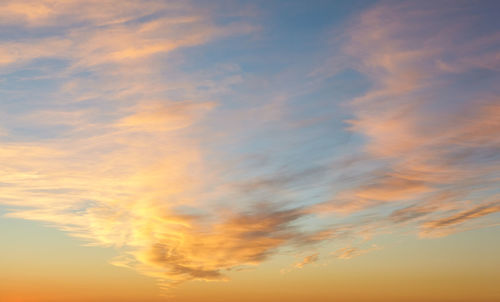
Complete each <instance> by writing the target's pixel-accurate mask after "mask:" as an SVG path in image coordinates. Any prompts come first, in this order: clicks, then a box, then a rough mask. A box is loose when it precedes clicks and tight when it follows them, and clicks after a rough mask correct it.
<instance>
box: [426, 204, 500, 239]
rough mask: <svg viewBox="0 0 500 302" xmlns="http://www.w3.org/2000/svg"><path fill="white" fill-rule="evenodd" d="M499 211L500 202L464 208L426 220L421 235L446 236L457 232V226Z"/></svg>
mask: <svg viewBox="0 0 500 302" xmlns="http://www.w3.org/2000/svg"><path fill="white" fill-rule="evenodd" d="M497 212H500V204H499V203H498V202H492V203H486V204H481V205H478V206H475V207H473V208H471V209H466V210H462V211H460V212H458V213H456V214H453V215H451V216H445V217H439V218H437V219H435V220H428V221H425V222H423V223H422V224H421V228H420V233H419V235H420V236H421V237H441V236H445V235H448V234H450V233H453V232H456V229H455V228H454V227H455V226H458V225H460V224H463V223H465V222H467V221H469V220H473V219H478V218H481V217H483V216H486V215H490V214H494V213H497Z"/></svg>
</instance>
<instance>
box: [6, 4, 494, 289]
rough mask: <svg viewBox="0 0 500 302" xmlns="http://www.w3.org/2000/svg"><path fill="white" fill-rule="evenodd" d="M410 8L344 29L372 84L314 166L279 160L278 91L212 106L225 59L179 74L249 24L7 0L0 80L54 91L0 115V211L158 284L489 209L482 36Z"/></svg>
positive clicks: (236, 79) (225, 77) (178, 7)
mask: <svg viewBox="0 0 500 302" xmlns="http://www.w3.org/2000/svg"><path fill="white" fill-rule="evenodd" d="M420 5H422V4H418V3H413V4H411V3H410V4H409V3H404V4H402V3H398V4H395V5H392V4H391V5H388V4H379V5H376V6H374V7H372V8H371V9H369V10H368V11H366V12H364V13H362V14H361V15H360V16H359V17H358V18H355V20H353V21H352V23H351V24H350V26H349V28H348V30H347V34H346V36H345V37H344V41H343V44H342V45H343V48H342V49H343V53H342V54H341V55H340V57H341V58H342V59H345V58H350V59H349V60H347V61H346V62H344V63H343V66H349V67H350V68H352V69H356V70H357V71H358V72H360V73H361V74H363V75H365V76H366V77H367V79H369V80H370V81H371V83H372V84H371V86H370V87H369V89H368V91H367V92H366V93H365V94H363V95H361V96H359V97H357V98H356V99H354V100H351V101H350V102H349V103H348V104H347V107H346V108H347V110H350V115H351V116H350V118H349V119H348V120H347V121H346V129H343V130H346V131H347V132H349V134H354V135H355V136H358V138H360V139H359V140H358V141H361V142H362V143H360V144H358V145H355V146H354V147H353V148H352V149H349V150H348V153H341V152H339V154H330V153H328V152H325V153H328V154H327V155H325V157H328V159H327V160H323V161H320V160H317V161H316V159H317V158H315V156H317V157H320V156H319V155H316V154H309V153H308V152H309V149H305V150H307V152H305V153H307V154H306V155H304V154H305V153H300V152H299V151H301V150H298V151H297V153H294V155H297V154H299V155H300V156H299V157H294V158H293V159H292V160H290V161H289V162H287V161H286V160H285V159H283V158H281V156H284V155H283V154H285V152H283V151H284V149H287V148H289V145H287V144H285V145H283V144H281V141H280V140H279V138H277V136H275V135H274V132H273V131H274V130H275V126H276V128H279V127H282V128H285V129H287V130H289V128H287V127H284V126H283V125H282V123H285V122H284V119H285V118H286V117H287V114H291V113H290V112H287V114H284V113H283V112H285V111H286V110H284V109H287V110H288V109H289V111H293V109H290V108H285V107H286V105H287V104H285V103H286V102H285V101H283V99H284V97H282V96H281V95H280V96H279V97H277V98H276V99H277V100H278V101H277V102H274V100H273V101H269V102H268V103H265V102H264V103H265V104H264V106H262V107H258V106H257V108H255V107H251V105H247V107H245V106H243V107H244V108H245V110H246V109H248V108H252V110H250V111H249V112H250V113H248V112H245V113H244V114H240V113H241V112H239V111H238V109H234V107H238V106H239V105H238V104H237V102H233V101H232V100H231V102H229V101H228V103H226V104H221V102H222V101H221V99H227V98H228V97H227V95H225V94H224V93H227V92H228V91H229V90H230V89H229V87H231V85H233V84H235V83H240V82H242V81H243V80H242V79H243V78H242V77H241V75H240V74H239V73H240V72H241V70H240V69H238V68H237V66H236V67H234V66H229V67H227V66H226V67H223V68H220V70H217V71H214V72H213V73H204V72H199V73H196V72H195V73H193V74H188V73H187V72H186V71H185V70H184V69H183V68H181V67H180V66H181V65H182V64H181V63H182V62H183V61H185V60H186V58H185V57H184V56H183V55H184V54H183V53H181V52H180V50H183V49H187V48H190V47H198V46H201V45H205V44H208V43H210V42H212V41H215V40H216V39H218V38H223V37H228V36H231V35H242V34H248V33H251V32H253V31H255V29H256V28H257V27H255V26H253V25H252V24H247V23H246V22H241V23H239V22H236V23H230V24H226V23H225V22H222V23H221V22H215V21H214V17H213V16H211V15H210V12H209V11H200V10H198V9H197V8H196V7H194V6H190V5H188V4H185V3H184V2H182V3H181V2H168V3H167V2H165V1H153V0H152V1H146V2H144V1H143V2H140V1H111V0H108V1H76V0H73V1H7V2H5V9H3V10H2V12H0V20H1V21H0V22H1V23H2V24H9V26H11V27H13V28H22V29H23V31H21V32H25V33H27V34H26V36H25V35H22V34H19V35H20V36H15V35H14V37H13V38H12V39H10V40H9V41H7V42H5V43H4V44H2V46H0V64H2V67H4V68H3V71H2V73H5V74H9V73H13V72H14V73H15V71H18V70H24V69H25V68H27V69H30V70H34V71H36V73H37V75H36V77H37V79H40V78H43V79H51V80H52V81H53V86H54V87H55V88H54V87H52V86H51V87H49V88H47V89H49V90H50V89H52V90H50V92H47V91H44V90H43V89H40V88H39V87H38V86H37V87H38V88H37V87H35V88H34V92H33V94H36V97H33V98H32V95H31V94H29V95H27V98H28V99H29V100H25V99H23V100H21V101H22V102H24V103H22V105H23V109H22V110H19V109H18V108H17V107H9V106H8V104H7V105H5V107H6V109H7V111H6V112H7V114H6V116H7V117H6V119H5V120H6V121H8V122H6V123H5V124H4V123H2V129H4V128H5V131H3V130H2V134H3V136H2V137H0V147H1V148H0V161H1V162H2V163H3V164H2V170H1V171H0V179H1V180H2V184H1V186H2V191H1V193H0V200H1V203H2V204H3V205H6V206H8V207H9V208H10V212H9V213H8V214H7V215H8V216H10V217H17V218H23V219H31V220H39V221H43V222H45V223H47V224H49V225H51V226H54V227H57V228H59V229H62V230H64V231H67V232H68V233H70V234H71V235H73V236H76V237H79V238H83V239H85V240H86V242H88V244H91V245H102V246H113V247H116V248H118V249H119V250H120V252H121V255H119V256H118V257H117V258H115V259H112V260H111V263H112V264H114V265H117V266H121V267H127V268H131V269H134V270H136V271H138V272H140V273H142V274H145V275H148V276H151V277H153V278H156V279H157V280H158V281H159V283H160V284H161V287H164V288H170V287H171V286H174V285H176V284H179V283H181V282H185V281H189V280H207V281H215V280H219V281H222V280H227V274H226V273H227V272H228V271H230V270H234V271H237V270H241V269H245V267H246V266H254V265H258V264H259V263H262V262H263V261H266V260H268V259H270V257H271V256H272V255H275V254H277V253H279V252H280V251H281V250H282V249H284V248H293V249H294V250H300V249H302V248H311V247H313V246H315V245H318V244H320V243H323V242H327V241H329V240H334V239H339V238H350V237H355V236H361V237H364V238H365V239H366V238H369V237H371V236H373V235H374V234H377V233H380V232H395V231H396V232H397V231H398V227H399V224H402V223H408V224H410V223H415V224H419V225H420V230H421V233H422V234H431V233H432V234H438V233H439V234H441V233H440V232H446V233H449V232H450V230H453V231H459V230H463V229H464V227H465V225H466V224H468V223H469V222H471V221H478V220H482V219H484V218H485V217H487V215H489V214H493V213H494V212H498V203H495V202H492V201H491V196H492V195H493V191H494V190H495V189H496V188H498V180H497V178H496V176H495V175H496V174H495V173H497V171H498V168H499V163H498V159H499V158H498V154H500V153H499V152H498V151H499V148H500V138H499V136H498V133H499V132H500V124H499V119H498V118H497V117H498V116H499V115H500V106H499V99H498V97H497V94H496V93H495V89H496V88H495V87H494V86H493V85H494V84H495V83H496V82H497V81H496V80H498V75H497V73H496V71H497V70H498V64H496V58H497V56H496V55H495V49H494V46H495V45H496V44H495V43H497V42H498V38H499V37H498V35H497V34H491V33H485V34H484V35H479V34H476V32H475V30H474V27H468V25H467V24H469V23H467V24H465V23H463V20H462V19H463V18H466V19H467V16H466V15H467V14H464V15H463V16H459V17H458V18H457V17H456V16H449V11H448V10H447V9H446V8H444V7H440V6H439V5H437V6H436V7H428V6H427V5H423V6H420ZM117 8H119V9H117ZM467 20H468V19H467ZM464 24H465V25H464ZM54 28H57V30H56V29H54ZM34 29H43V30H44V31H46V32H45V34H44V35H39V34H37V33H36V32H37V31H36V30H34ZM465 42H467V43H465ZM462 45H466V47H461V46H462ZM28 67H29V68H28ZM323 67H324V66H323ZM188 69H189V68H188ZM476 72H479V73H480V74H481V75H482V77H481V78H482V79H484V81H475V80H474V79H475V76H476ZM314 74H315V73H311V75H312V76H314ZM32 79H33V78H29V77H28V80H32ZM262 82H265V80H262V81H261V82H258V83H262ZM479 82H480V83H479ZM287 85H288V84H287ZM39 86H41V85H39ZM44 88H45V87H44ZM271 88H272V90H273V91H274V90H277V89H275V88H276V87H271ZM12 89H13V93H18V94H20V95H24V93H25V92H24V91H15V89H16V88H15V87H14V88H12ZM21 90H22V89H21ZM254 90H255V89H254ZM278 90H279V89H278ZM38 92H41V93H39V94H38ZM252 93H254V91H252ZM216 96H217V97H216ZM259 97H260V95H259ZM243 100H246V101H247V100H248V99H245V98H243ZM25 104H26V105H33V106H24V105H25ZM277 104H278V105H279V106H277ZM41 107H42V108H43V109H41ZM221 107H222V108H223V109H221V110H219V108H221ZM278 109H279V110H278ZM298 110H300V108H299V109H298ZM278 117H279V118H278ZM242 118H244V119H245V123H241V121H240V119H242ZM214 124H217V125H218V128H217V126H214ZM221 124H222V126H220V125H221ZM290 124H293V125H296V126H294V127H296V128H294V131H299V130H301V129H302V128H301V127H307V125H305V126H304V125H302V124H301V123H290ZM306 124H307V123H306ZM278 126H279V127H278ZM211 127H212V128H211ZM244 127H248V128H251V129H243V128H244ZM20 129H21V130H24V132H23V131H21V130H20ZM255 129H258V130H260V131H261V132H259V131H256V130H255ZM343 130H340V131H343ZM16 131H17V132H16ZM236 131H242V132H245V131H249V132H251V131H255V133H258V134H259V135H261V134H262V135H263V136H264V137H263V138H262V140H258V142H257V143H255V144H254V141H251V140H250V141H244V140H245V139H247V138H248V136H250V135H248V134H247V133H246V132H245V134H241V136H238V137H237V138H235V137H231V135H230V134H227V133H231V134H232V133H234V132H236ZM328 138H329V137H327V138H326V140H328ZM238 139H240V140H243V141H244V142H243V143H241V142H240V141H238ZM266 140H272V141H276V142H277V143H276V144H277V145H279V147H276V148H269V149H268V148H264V147H263V148H261V150H264V151H262V152H263V153H266V154H265V155H264V156H263V157H262V158H264V159H263V160H262V162H260V164H253V162H252V161H251V160H249V159H248V158H250V157H252V156H254V157H258V156H259V154H257V155H255V153H258V152H257V151H255V149H258V148H260V147H261V146H260V144H259V143H262V142H263V141H266ZM247 145H252V146H251V148H248V147H247ZM255 146H257V147H255ZM266 147H267V146H266ZM252 148H255V149H252ZM298 149H300V148H298ZM269 150H271V151H269ZM302 151H303V150H302ZM234 153H236V155H235V156H234V157H236V158H237V160H234V157H231V156H228V154H230V155H234ZM248 153H251V154H250V155H248ZM271 153H272V154H271ZM334 157H335V158H334ZM338 157H340V161H334V159H337V158H338ZM297 158H299V159H300V160H297ZM332 158H334V159H332ZM273 160H275V162H273ZM331 161H333V164H331V165H330V162H331ZM249 162H250V163H249ZM339 162H340V163H339ZM283 163H284V164H283ZM290 163H293V165H292V164H290ZM337 163H339V164H337ZM287 164H288V165H287ZM276 167H278V168H276ZM274 168H276V169H274ZM274 170H276V171H274ZM273 172H274V173H273ZM337 176H338V177H337ZM335 177H337V178H335ZM332 192H333V194H332ZM330 195H332V196H331V198H329V196H330ZM325 196H327V197H325ZM325 199H327V200H326V201H325ZM384 207H386V208H384ZM359 212H362V214H363V215H357V214H358V213H359ZM329 213H341V214H343V216H342V217H340V218H339V219H338V220H333V219H331V217H332V216H330V215H328V214H329ZM388 213H390V214H388ZM387 215H388V216H387ZM381 217H382V218H381ZM344 218H345V220H343V219H344ZM395 229H396V230H395ZM375 249H377V246H375V245H374V246H372V247H371V248H368V249H360V248H356V247H347V248H343V249H339V250H337V251H336V252H334V253H333V255H334V256H336V257H338V258H341V259H349V258H351V257H354V256H357V255H361V254H364V253H366V252H368V251H371V250H375ZM318 259H319V254H312V255H309V256H307V257H305V258H304V259H303V260H302V261H301V262H298V263H296V264H295V265H294V266H295V267H296V268H302V267H303V266H305V265H306V264H309V263H314V262H315V261H318Z"/></svg>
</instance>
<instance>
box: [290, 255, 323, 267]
mask: <svg viewBox="0 0 500 302" xmlns="http://www.w3.org/2000/svg"><path fill="white" fill-rule="evenodd" d="M318 259H319V254H318V253H316V254H312V255H309V256H307V257H305V258H304V259H303V260H302V261H301V262H297V263H295V265H294V266H295V267H296V268H303V267H304V266H305V265H307V264H311V263H314V262H316V261H318Z"/></svg>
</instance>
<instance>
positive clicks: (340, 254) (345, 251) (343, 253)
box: [332, 244, 380, 259]
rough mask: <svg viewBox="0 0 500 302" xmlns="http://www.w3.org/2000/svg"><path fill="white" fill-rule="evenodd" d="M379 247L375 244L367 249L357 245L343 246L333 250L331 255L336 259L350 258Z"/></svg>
mask: <svg viewBox="0 0 500 302" xmlns="http://www.w3.org/2000/svg"><path fill="white" fill-rule="evenodd" d="M379 249H380V248H379V247H378V246H377V245H376V244H373V245H372V246H371V247H370V248H367V249H360V248H357V247H345V248H341V249H338V250H336V251H335V252H333V253H332V255H333V256H335V257H336V258H338V259H351V258H354V257H358V256H361V255H363V254H366V253H369V252H371V251H375V250H379Z"/></svg>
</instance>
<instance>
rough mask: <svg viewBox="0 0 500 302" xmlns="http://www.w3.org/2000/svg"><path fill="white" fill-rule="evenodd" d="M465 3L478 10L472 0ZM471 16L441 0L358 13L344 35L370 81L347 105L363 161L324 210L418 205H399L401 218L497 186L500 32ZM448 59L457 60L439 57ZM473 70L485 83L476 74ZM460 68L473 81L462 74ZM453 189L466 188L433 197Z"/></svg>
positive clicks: (347, 50) (479, 196)
mask: <svg viewBox="0 0 500 302" xmlns="http://www.w3.org/2000/svg"><path fill="white" fill-rule="evenodd" d="M462 9H463V11H469V12H471V13H473V14H477V15H480V14H481V12H480V11H476V10H474V8H473V7H471V6H470V5H468V4H463V7H462ZM474 22H475V21H474V20H471V17H470V16H469V15H467V14H453V12H452V11H451V10H449V9H448V8H447V7H446V6H444V5H440V4H436V5H427V4H420V3H390V4H389V3H385V4H384V3H382V4H378V5H376V6H374V7H373V8H371V9H370V10H368V11H366V12H364V13H363V14H361V16H359V17H358V18H355V20H353V21H352V23H351V25H350V27H349V28H348V29H347V31H346V34H345V36H344V37H343V38H342V39H343V40H342V41H343V45H344V47H343V49H344V55H343V56H342V58H343V59H345V58H350V61H349V62H350V63H344V65H346V64H347V65H349V66H350V68H354V69H356V70H358V71H359V72H361V73H362V74H364V75H366V76H367V77H368V79H370V80H371V82H372V83H371V88H370V89H369V90H368V91H367V92H366V93H365V94H363V95H361V96H359V97H357V98H355V99H354V100H352V101H351V102H349V104H347V105H348V107H349V108H350V109H351V110H352V111H351V112H352V115H353V117H352V118H351V119H349V120H348V130H349V131H352V132H353V133H356V134H359V135H360V137H362V138H364V139H365V143H364V145H363V146H362V148H363V151H362V155H361V156H360V157H359V158H360V159H357V160H355V162H356V161H358V162H359V164H354V165H353V168H351V169H352V170H353V171H356V170H354V168H356V169H358V171H359V170H361V171H362V172H357V173H358V174H356V175H357V176H358V177H357V178H356V181H353V182H352V183H347V184H348V186H347V187H348V189H343V190H339V191H338V192H337V193H336V195H335V196H334V197H333V198H332V200H331V201H328V202H325V203H322V204H319V205H318V206H317V210H318V211H331V212H339V213H353V212H356V211H363V210H369V209H372V210H373V211H376V208H377V207H378V206H383V205H387V204H388V203H394V204H398V205H399V204H406V205H408V204H413V206H412V207H408V208H405V209H401V210H399V211H397V212H394V213H393V215H392V216H391V219H392V221H394V222H398V223H399V222H406V221H410V220H412V219H416V218H418V217H423V216H426V215H431V214H435V215H441V214H443V213H444V212H445V211H446V210H447V209H449V208H450V207H452V206H450V204H454V206H455V207H463V206H465V203H463V202H462V201H464V200H472V202H473V203H474V204H475V205H476V206H478V207H482V206H484V204H485V202H486V200H487V199H488V198H489V197H490V195H491V194H492V190H493V189H494V188H495V187H496V186H497V180H496V178H495V172H494V171H495V170H496V169H498V163H499V161H498V156H497V154H498V151H499V149H500V141H499V140H498V135H496V133H498V132H499V131H500V123H499V120H498V118H496V117H495V116H497V115H498V108H499V102H500V100H499V99H498V97H497V96H496V95H495V91H496V88H495V87H494V84H493V83H494V82H495V79H496V80H498V73H497V72H492V71H493V70H496V67H495V66H496V65H497V64H496V63H493V61H494V60H493V59H492V58H495V57H496V55H495V53H496V52H497V50H496V48H495V47H494V45H497V44H498V41H499V37H498V34H497V33H490V32H483V34H477V32H476V31H475V30H474V29H475V28H476V26H479V25H477V24H475V23H474ZM465 41H466V42H467V43H465V45H467V46H466V47H461V46H460V45H464V44H463V42H465ZM481 60H484V61H483V62H482V63H481ZM492 60H493V61H492ZM445 61H446V62H455V63H456V65H457V67H456V68H452V67H449V68H444V69H443V68H442V66H441V65H440V64H438V63H436V62H445ZM458 61H460V62H466V61H467V62H471V63H470V65H469V64H465V63H463V64H462V63H459V62H458ZM472 62H474V63H472ZM487 65H488V66H487ZM440 66H441V67H440ZM474 72H480V73H482V74H483V75H484V77H485V78H486V79H488V80H486V81H485V82H484V83H486V84H484V85H483V84H481V83H478V82H476V81H474V80H473V79H474V77H475V74H474ZM457 73H459V74H460V75H461V76H462V77H463V78H462V79H469V81H468V82H467V83H464V82H461V80H460V79H459V78H457V76H456V74H457ZM368 167H370V168H368ZM348 169H349V167H348ZM479 191H481V192H482V193H479ZM448 192H457V193H458V192H459V193H460V194H455V195H454V196H451V195H449V196H450V198H449V200H448V201H447V202H446V203H438V202H436V201H433V200H434V199H435V198H436V196H443V195H445V194H447V193H448ZM462 209H463V208H462Z"/></svg>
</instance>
